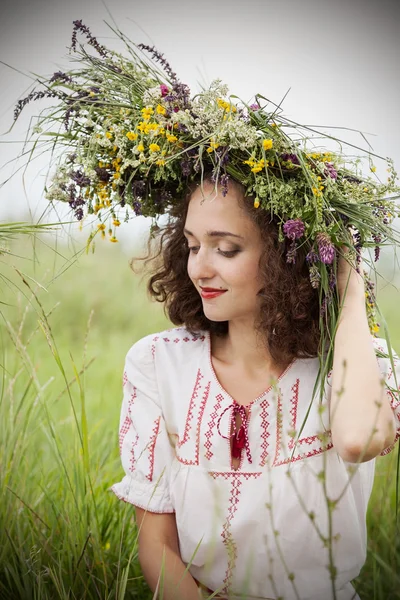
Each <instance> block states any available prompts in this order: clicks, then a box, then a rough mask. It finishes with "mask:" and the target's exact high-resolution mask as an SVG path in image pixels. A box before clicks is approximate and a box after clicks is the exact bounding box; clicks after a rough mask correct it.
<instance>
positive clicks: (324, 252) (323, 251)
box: [317, 233, 336, 265]
mask: <svg viewBox="0 0 400 600" xmlns="http://www.w3.org/2000/svg"><path fill="white" fill-rule="evenodd" d="M317 244H318V252H319V257H320V259H321V262H323V263H324V264H325V265H331V264H332V263H333V261H334V259H335V254H336V252H335V246H334V245H333V244H332V242H331V238H330V237H329V235H328V234H327V233H318V235H317Z"/></svg>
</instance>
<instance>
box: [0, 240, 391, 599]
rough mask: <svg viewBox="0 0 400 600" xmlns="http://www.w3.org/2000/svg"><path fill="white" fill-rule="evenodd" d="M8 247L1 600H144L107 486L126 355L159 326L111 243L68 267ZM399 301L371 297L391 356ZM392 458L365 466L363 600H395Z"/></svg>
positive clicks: (130, 527)
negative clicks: (371, 471) (371, 473)
mask: <svg viewBox="0 0 400 600" xmlns="http://www.w3.org/2000/svg"><path fill="white" fill-rule="evenodd" d="M11 250H12V253H13V254H14V255H18V256H11V255H7V254H3V255H2V256H0V259H1V261H2V263H1V266H0V275H1V298H0V299H1V302H2V304H1V314H2V319H1V350H0V352H1V365H2V372H1V396H0V400H1V404H0V481H1V494H2V495H1V507H0V598H2V599H4V600H13V599H16V600H31V599H35V600H36V599H37V600H39V599H40V600H42V599H43V600H58V599H60V600H61V599H62V600H67V599H68V600H70V599H86V598H87V599H90V600H92V599H114V598H115V599H118V600H122V599H123V598H129V599H131V598H140V599H142V598H143V599H147V598H152V597H153V594H152V593H151V592H150V590H149V589H148V587H147V585H146V583H145V581H144V579H143V577H142V575H141V571H140V567H139V565H138V560H137V539H136V538H137V531H136V528H135V522H134V511H133V508H132V507H131V506H130V505H127V504H125V503H122V502H120V501H119V500H117V499H116V497H115V496H114V495H113V494H112V492H110V491H109V487H110V485H111V484H112V483H114V482H115V481H118V480H119V479H120V478H121V476H122V469H121V466H120V460H119V454H118V424H119V412H120V406H121V389H122V387H121V386H122V369H123V362H124V358H125V354H126V352H127V350H128V349H129V347H130V346H131V345H132V344H133V343H134V342H135V341H136V340H137V339H139V338H140V337H142V336H144V335H146V334H148V333H151V332H154V331H157V330H160V329H163V328H165V327H168V321H167V319H166V318H165V316H164V314H163V310H162V307H161V306H159V305H157V304H154V303H152V302H150V301H149V300H148V298H147V295H146V290H145V284H144V283H143V282H142V281H141V280H140V277H139V276H138V275H135V274H133V272H132V270H131V269H130V266H129V258H128V256H126V255H125V254H123V253H122V252H121V249H120V248H119V246H118V244H109V243H106V242H104V243H98V245H97V248H96V252H95V253H94V254H84V253H83V254H82V255H81V256H80V257H79V258H75V257H74V253H73V251H72V250H71V249H70V248H66V247H64V246H58V247H56V248H53V247H49V246H47V245H46V243H43V241H40V240H38V241H37V242H35V244H34V245H32V244H28V243H27V242H26V241H21V240H18V241H17V242H15V243H13V244H12V246H11ZM398 302H399V292H396V290H395V289H394V288H393V287H392V286H386V287H384V289H382V291H381V293H380V304H381V307H382V309H383V312H384V314H385V316H386V320H387V323H388V326H389V329H390V332H391V340H392V344H393V346H394V348H395V350H396V351H397V352H399V351H400V324H399V320H398V318H397V312H398ZM397 460H398V450H396V452H392V453H391V454H390V455H388V456H387V457H384V458H379V459H378V460H377V470H376V479H375V485H374V490H373V496H372V499H371V503H370V506H369V514H368V528H369V548H368V559H367V562H366V565H365V567H364V568H363V570H362V573H361V575H360V577H359V578H358V580H357V582H356V585H357V590H358V592H359V594H360V597H361V599H362V600H370V599H379V600H394V599H400V535H399V534H400V530H399V520H397V524H396V481H397V476H398V474H397V468H398V462H397ZM321 600H324V599H321Z"/></svg>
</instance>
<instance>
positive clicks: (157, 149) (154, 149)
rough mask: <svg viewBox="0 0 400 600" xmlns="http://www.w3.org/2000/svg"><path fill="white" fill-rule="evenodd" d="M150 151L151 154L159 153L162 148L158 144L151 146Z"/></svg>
mask: <svg viewBox="0 0 400 600" xmlns="http://www.w3.org/2000/svg"><path fill="white" fill-rule="evenodd" d="M149 149H150V152H158V151H159V150H160V146H159V145H158V144H150V146H149Z"/></svg>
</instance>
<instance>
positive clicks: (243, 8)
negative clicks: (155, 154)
mask: <svg viewBox="0 0 400 600" xmlns="http://www.w3.org/2000/svg"><path fill="white" fill-rule="evenodd" d="M108 6H109V8H110V10H111V13H112V17H113V18H114V19H115V20H116V22H117V24H118V26H119V28H120V29H121V30H122V31H123V32H124V33H125V34H126V35H127V36H128V37H129V38H130V39H131V40H132V41H134V42H135V43H140V42H143V43H146V44H150V45H153V44H154V45H155V46H156V47H157V49H158V50H159V51H160V52H162V53H164V55H165V57H166V58H167V60H168V61H169V62H170V64H171V66H172V68H173V70H174V71H175V72H176V73H177V75H178V78H179V79H180V80H181V81H183V82H184V83H187V84H188V85H189V86H190V87H191V89H192V93H194V92H196V91H198V85H197V82H199V81H200V82H202V83H203V84H209V83H210V82H211V81H212V79H215V78H217V77H219V78H221V79H222V80H223V81H224V82H225V83H227V84H228V85H229V88H230V92H231V93H234V94H237V95H238V96H240V97H241V98H242V99H243V100H245V101H249V100H252V99H253V98H254V94H256V93H258V92H259V93H262V94H263V95H265V96H266V97H267V98H269V99H271V100H272V101H274V102H276V103H279V101H280V100H281V99H282V97H283V96H284V94H285V93H286V92H287V90H288V88H289V87H290V88H291V91H290V92H289V94H288V96H287V97H286V100H285V102H284V104H283V112H284V114H285V116H287V117H289V118H291V119H293V120H294V121H297V122H299V123H303V124H310V125H320V126H336V127H339V126H343V127H351V128H354V129H357V130H362V131H363V132H365V133H368V134H370V135H368V136H367V137H368V140H369V142H370V144H371V145H372V147H373V151H374V152H376V153H377V154H380V155H381V156H390V157H392V158H393V159H394V161H395V166H396V167H397V169H398V171H400V145H399V132H400V111H399V107H400V35H399V33H398V32H399V24H400V23H399V21H400V3H398V2H395V1H394V0H392V1H390V0H381V1H380V2H373V1H372V0H285V1H280V2H277V1H276V0H263V1H260V0H249V1H246V0H242V2H237V1H235V0H230V1H227V0H218V1H217V0H201V1H200V0H198V1H197V0H196V1H193V0H164V1H161V0H129V1H128V0H112V2H111V0H108ZM75 19H82V20H83V22H84V24H85V25H87V26H88V27H89V29H90V30H91V32H92V34H93V35H94V36H95V37H97V39H98V40H99V42H100V43H102V44H104V45H106V46H109V47H110V48H115V49H117V50H120V49H121V48H120V46H119V45H118V42H117V40H115V38H114V35H113V33H112V31H111V30H110V29H109V28H108V27H107V25H105V23H104V21H107V22H109V23H110V24H112V19H111V17H110V15H109V14H108V12H107V9H106V7H105V5H104V4H103V3H102V2H101V0H81V1H79V0H68V1H67V0H31V1H30V2H28V0H25V1H24V2H23V1H22V0H13V1H12V2H8V4H7V5H6V6H4V7H3V8H1V9H0V60H2V61H3V62H5V63H8V64H9V65H11V66H13V67H15V68H16V69H18V70H20V71H22V72H23V73H27V74H29V73H33V74H41V75H46V76H50V75H51V74H52V73H54V72H55V71H57V70H59V69H62V70H66V69H68V68H73V65H72V64H70V66H68V65H69V63H68V60H67V55H68V47H69V46H70V40H71V34H72V28H73V25H72V21H73V20H75ZM83 39H84V38H83V37H82V36H81V35H80V34H78V40H80V41H83ZM23 73H18V72H16V71H13V70H11V69H9V68H7V67H5V66H4V65H2V64H0V78H1V82H2V88H1V94H0V134H4V133H5V132H6V131H7V130H8V129H9V127H10V125H11V123H12V120H13V110H14V106H15V104H16V101H17V100H18V98H20V97H24V96H25V95H26V92H27V89H28V87H29V85H30V84H31V80H30V79H29V78H28V77H27V76H26V75H24V74H23ZM44 106H45V104H44V102H40V101H36V102H33V103H31V105H29V106H28V107H27V108H25V109H24V110H23V112H22V114H21V117H20V118H19V120H18V122H17V126H16V127H15V128H14V129H13V131H12V132H11V133H10V134H8V135H2V136H1V137H0V181H3V180H4V179H6V177H7V176H8V175H9V174H10V173H11V172H12V170H13V168H15V165H12V166H4V164H5V163H6V162H7V161H8V160H10V159H13V158H15V157H16V156H17V155H18V153H19V152H20V150H21V144H17V143H10V142H12V141H15V140H23V139H24V137H25V134H26V131H27V128H28V124H29V119H30V118H31V116H32V115H35V114H38V113H39V111H40V109H41V108H42V107H44ZM330 132H331V133H333V134H334V135H336V136H337V137H342V138H343V137H344V139H346V140H348V141H350V142H353V143H355V144H357V145H361V146H362V147H365V142H364V140H362V138H361V136H359V135H358V134H357V135H356V134H351V133H350V132H345V131H337V130H336V131H335V130H330ZM48 163H49V157H47V158H46V157H40V159H36V160H35V161H34V162H33V163H32V165H31V167H30V168H29V170H28V171H27V173H26V175H25V190H24V186H23V182H22V175H21V171H20V172H19V173H17V174H16V175H15V176H14V177H13V179H12V180H11V181H10V182H9V183H8V184H7V185H5V186H4V187H3V188H1V189H0V220H2V219H3V220H11V219H26V218H29V213H30V212H31V213H33V216H34V219H35V218H36V219H37V218H39V216H40V214H41V213H42V211H43V210H44V208H45V207H46V206H47V201H46V200H45V199H44V198H43V197H41V196H42V190H43V185H44V177H45V175H46V173H47V167H48ZM19 164H22V163H21V162H20V163H19ZM376 166H377V175H379V176H380V178H381V179H383V180H384V179H385V178H386V176H387V173H386V163H385V162H384V161H379V160H378V161H376ZM1 167H2V168H1ZM140 230H143V219H138V220H137V222H136V224H133V225H131V226H127V225H124V226H123V227H121V228H120V232H119V238H120V240H121V242H122V244H124V245H125V247H126V248H127V250H128V251H129V250H130V247H131V243H130V242H129V241H128V240H130V241H131V240H132V239H134V238H135V237H136V235H137V233H138V232H139V231H140ZM85 237H86V236H85Z"/></svg>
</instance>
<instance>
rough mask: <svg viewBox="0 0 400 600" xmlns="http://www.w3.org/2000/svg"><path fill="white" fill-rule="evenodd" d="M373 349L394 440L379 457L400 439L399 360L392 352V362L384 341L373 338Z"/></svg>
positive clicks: (386, 452)
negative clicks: (388, 406) (383, 387)
mask: <svg viewBox="0 0 400 600" xmlns="http://www.w3.org/2000/svg"><path fill="white" fill-rule="evenodd" d="M374 347H375V352H376V354H377V359H378V364H379V368H380V371H381V373H382V376H383V378H384V383H385V395H386V398H387V400H388V402H390V406H391V407H392V410H393V414H394V418H395V423H396V438H395V440H394V442H393V444H391V445H390V446H388V448H385V450H383V451H382V452H381V456H384V455H385V454H389V452H391V451H392V450H393V448H394V447H395V444H396V442H397V440H398V439H399V438H400V359H399V357H398V356H397V355H396V353H395V352H394V351H393V350H392V351H391V354H392V360H391V358H390V353H389V349H388V345H387V342H386V340H384V339H377V338H374Z"/></svg>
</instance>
